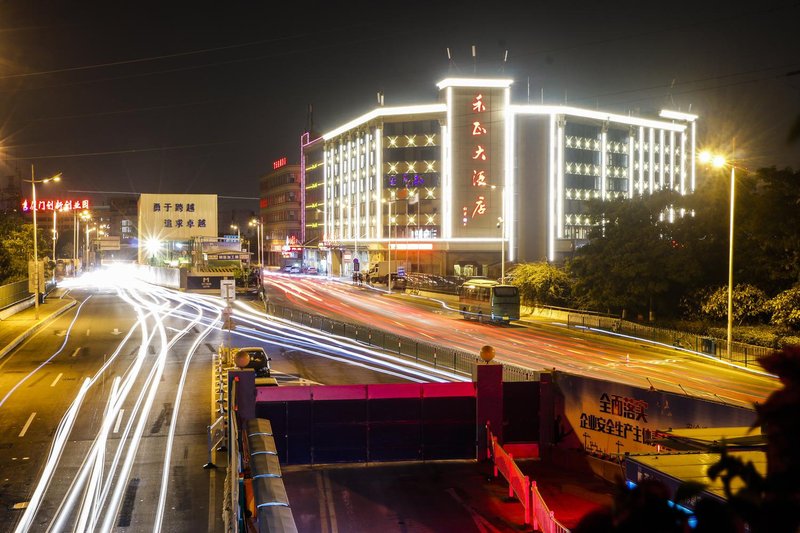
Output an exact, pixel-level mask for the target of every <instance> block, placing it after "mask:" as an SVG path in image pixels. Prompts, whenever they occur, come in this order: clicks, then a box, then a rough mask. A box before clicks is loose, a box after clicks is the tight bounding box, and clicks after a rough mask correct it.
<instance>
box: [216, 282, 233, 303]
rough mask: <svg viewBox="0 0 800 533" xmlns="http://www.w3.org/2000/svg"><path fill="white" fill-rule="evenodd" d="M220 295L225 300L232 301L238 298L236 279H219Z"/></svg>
mask: <svg viewBox="0 0 800 533" xmlns="http://www.w3.org/2000/svg"><path fill="white" fill-rule="evenodd" d="M219 289H220V293H221V294H220V296H221V297H222V299H223V300H225V301H226V302H228V303H230V302H232V301H234V300H235V299H236V280H233V279H221V280H219Z"/></svg>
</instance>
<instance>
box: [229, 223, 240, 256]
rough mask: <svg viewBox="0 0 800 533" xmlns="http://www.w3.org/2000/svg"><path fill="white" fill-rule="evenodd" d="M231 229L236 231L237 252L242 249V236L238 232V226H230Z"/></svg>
mask: <svg viewBox="0 0 800 533" xmlns="http://www.w3.org/2000/svg"><path fill="white" fill-rule="evenodd" d="M231 229H235V230H236V241H237V242H238V243H239V250H241V249H242V234H241V233H240V232H239V225H238V224H231Z"/></svg>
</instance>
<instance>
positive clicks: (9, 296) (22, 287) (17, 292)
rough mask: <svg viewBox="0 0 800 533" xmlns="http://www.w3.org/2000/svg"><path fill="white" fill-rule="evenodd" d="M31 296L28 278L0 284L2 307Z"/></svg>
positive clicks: (0, 305) (0, 303) (0, 304)
mask: <svg viewBox="0 0 800 533" xmlns="http://www.w3.org/2000/svg"><path fill="white" fill-rule="evenodd" d="M30 297H31V293H30V292H28V280H26V279H23V280H21V281H15V282H14V283H8V284H6V285H0V309H5V308H6V307H10V306H12V305H14V304H16V303H19V302H21V301H23V300H26V299H28V298H30Z"/></svg>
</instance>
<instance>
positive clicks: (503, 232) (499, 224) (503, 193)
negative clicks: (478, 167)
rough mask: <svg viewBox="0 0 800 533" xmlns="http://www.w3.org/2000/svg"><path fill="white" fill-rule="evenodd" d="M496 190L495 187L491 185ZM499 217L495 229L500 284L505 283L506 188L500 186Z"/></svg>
mask: <svg viewBox="0 0 800 533" xmlns="http://www.w3.org/2000/svg"><path fill="white" fill-rule="evenodd" d="M492 189H497V185H492ZM500 203H501V207H500V216H499V217H497V227H498V228H499V229H500V283H505V282H506V187H505V185H501V186H500Z"/></svg>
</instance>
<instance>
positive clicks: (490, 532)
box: [445, 488, 499, 533]
mask: <svg viewBox="0 0 800 533" xmlns="http://www.w3.org/2000/svg"><path fill="white" fill-rule="evenodd" d="M445 492H447V493H448V494H450V496H452V497H453V499H454V500H455V501H457V502H458V504H459V505H460V506H461V507H463V508H464V509H466V510H467V512H468V513H469V516H470V518H472V522H473V523H474V524H475V527H477V528H478V531H480V533H498V532H499V530H498V529H497V528H496V527H494V526H493V525H492V524H491V523H490V522H489V521H488V520H487V519H486V518H484V517H483V516H481V515H480V514H479V513H478V512H477V511H476V510H475V509H473V508H472V507H470V506H469V505H467V503H466V502H465V501H464V500H462V499H461V498H460V497H459V496H458V494H456V491H455V490H454V489H452V488H450V489H447V490H446V491H445Z"/></svg>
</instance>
